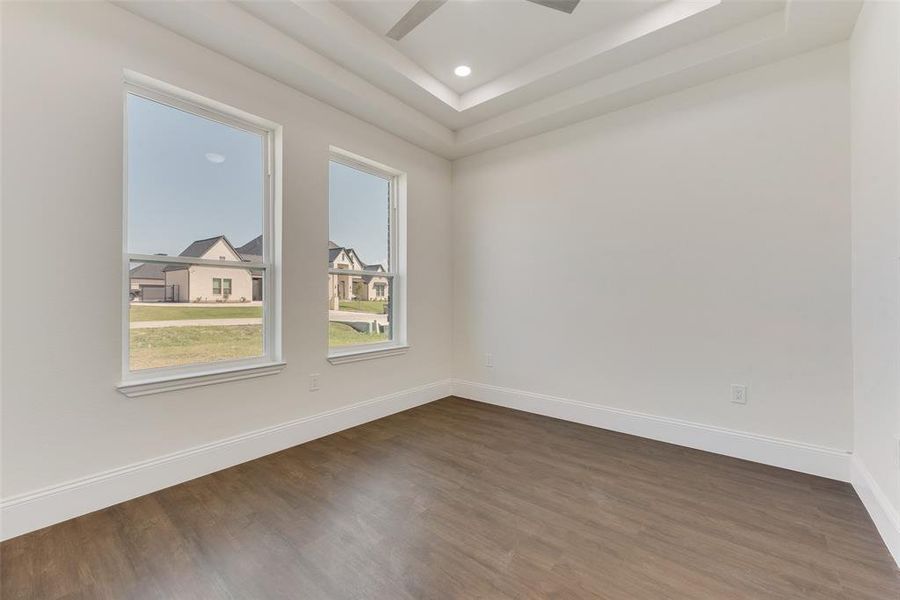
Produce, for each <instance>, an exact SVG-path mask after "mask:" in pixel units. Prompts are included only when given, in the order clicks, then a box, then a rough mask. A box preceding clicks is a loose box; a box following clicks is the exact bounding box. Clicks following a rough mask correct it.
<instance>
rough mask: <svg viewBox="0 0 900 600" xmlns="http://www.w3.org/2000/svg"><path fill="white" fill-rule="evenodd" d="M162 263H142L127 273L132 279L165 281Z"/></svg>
mask: <svg viewBox="0 0 900 600" xmlns="http://www.w3.org/2000/svg"><path fill="white" fill-rule="evenodd" d="M165 266H166V265H164V264H162V263H144V264H142V265H138V266H136V267H134V268H133V269H131V270H130V271H129V272H128V273H129V274H130V276H131V278H132V279H165V278H166V276H165V275H164V274H163V270H164V268H165Z"/></svg>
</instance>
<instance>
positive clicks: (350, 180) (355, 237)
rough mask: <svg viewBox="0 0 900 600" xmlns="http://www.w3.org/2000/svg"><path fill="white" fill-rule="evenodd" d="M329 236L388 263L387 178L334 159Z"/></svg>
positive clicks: (330, 176)
mask: <svg viewBox="0 0 900 600" xmlns="http://www.w3.org/2000/svg"><path fill="white" fill-rule="evenodd" d="M328 185H329V194H330V196H331V198H330V202H329V211H328V223H329V227H328V229H329V231H328V238H329V239H330V240H331V241H333V242H334V243H336V244H338V245H339V246H349V247H351V248H353V249H355V250H356V252H357V254H359V257H360V259H362V260H363V261H364V262H366V263H368V264H378V263H380V264H383V265H385V266H387V258H388V202H389V191H390V190H389V183H388V181H387V179H382V178H381V177H376V176H375V175H370V174H369V173H364V172H362V171H358V170H356V169H353V168H351V167H348V166H346V165H342V164H340V163H336V162H332V163H331V165H330V168H329V173H328Z"/></svg>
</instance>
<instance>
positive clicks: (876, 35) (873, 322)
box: [850, 2, 900, 562]
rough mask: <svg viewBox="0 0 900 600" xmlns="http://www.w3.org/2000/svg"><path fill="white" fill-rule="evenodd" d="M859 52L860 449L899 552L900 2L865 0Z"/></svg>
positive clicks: (854, 51) (855, 81)
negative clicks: (890, 522)
mask: <svg viewBox="0 0 900 600" xmlns="http://www.w3.org/2000/svg"><path fill="white" fill-rule="evenodd" d="M850 58H851V62H850V65H851V124H852V132H853V133H852V152H853V166H852V221H853V262H852V265H853V266H852V269H853V297H852V298H853V299H852V304H853V366H854V372H853V375H854V377H853V388H854V405H855V416H854V423H855V432H854V453H855V455H856V458H857V460H858V461H859V462H860V463H861V464H862V465H863V468H864V469H865V470H866V471H868V473H869V474H870V477H871V479H872V480H874V485H872V484H871V482H870V485H872V487H876V486H877V488H879V489H880V493H881V503H882V507H883V508H884V509H885V510H886V512H887V513H890V511H891V510H892V511H893V521H894V522H893V524H892V527H893V533H892V534H890V533H888V531H887V528H889V527H891V526H890V525H888V524H887V522H886V521H884V522H881V523H879V521H878V519H877V517H876V523H878V524H879V527H880V528H881V530H882V534H883V535H884V536H885V539H886V540H889V544H891V541H890V540H893V542H892V543H893V546H892V548H893V551H894V555H895V558H896V559H897V560H898V562H900V463H898V457H900V439H898V438H900V4H897V3H894V2H868V3H866V5H865V6H864V8H863V10H862V12H861V13H860V16H859V19H858V21H857V23H856V28H855V30H854V32H853V37H852V39H851V43H850ZM861 495H862V496H863V499H864V500H866V496H865V494H861ZM867 505H870V510H873V506H874V505H871V503H867ZM886 505H887V506H886ZM888 506H890V507H892V508H888Z"/></svg>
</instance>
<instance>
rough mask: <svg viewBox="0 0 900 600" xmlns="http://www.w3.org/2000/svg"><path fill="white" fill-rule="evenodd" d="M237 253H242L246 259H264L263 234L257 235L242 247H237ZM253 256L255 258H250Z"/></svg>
mask: <svg viewBox="0 0 900 600" xmlns="http://www.w3.org/2000/svg"><path fill="white" fill-rule="evenodd" d="M235 250H237V253H238V254H240V255H241V257H242V258H243V259H244V260H253V261H255V260H262V253H263V247H262V236H261V235H260V236H257V237H255V238H253V239H252V240H250V241H249V242H247V243H246V244H244V245H243V246H241V247H240V248H235ZM248 257H253V258H248Z"/></svg>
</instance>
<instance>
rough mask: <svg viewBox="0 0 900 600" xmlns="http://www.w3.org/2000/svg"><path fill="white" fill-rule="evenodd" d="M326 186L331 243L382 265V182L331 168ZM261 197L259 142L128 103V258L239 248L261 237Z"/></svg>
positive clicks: (150, 105) (180, 114)
mask: <svg viewBox="0 0 900 600" xmlns="http://www.w3.org/2000/svg"><path fill="white" fill-rule="evenodd" d="M289 168H290V165H285V169H289ZM329 185H330V194H331V202H330V210H329V223H330V225H329V237H330V239H331V240H333V241H334V242H336V243H338V244H340V245H343V246H352V247H354V248H356V250H357V252H358V253H359V255H360V258H362V260H364V261H366V262H367V263H378V262H383V261H385V260H386V259H387V247H388V243H387V219H388V183H387V181H386V180H384V179H381V178H379V177H375V176H373V175H369V174H368V173H363V172H360V171H357V170H355V169H352V168H350V167H346V166H344V165H340V164H337V163H331V166H330V169H329ZM262 194H263V138H262V137H261V136H259V135H257V134H254V133H250V132H247V131H243V130H240V129H237V128H234V127H230V126H227V125H224V124H221V123H217V122H215V121H211V120H208V119H204V118H203V117H199V116H197V115H193V114H190V113H187V112H184V111H181V110H178V109H175V108H172V107H169V106H165V105H162V104H159V103H156V102H153V101H152V100H147V99H145V98H141V97H139V96H134V95H129V96H128V249H129V252H133V253H138V254H156V253H165V254H169V255H177V254H179V253H180V252H181V251H182V250H184V249H185V248H186V247H187V246H188V245H189V244H190V243H191V242H193V241H194V240H198V239H203V238H208V237H212V236H215V235H220V234H224V235H225V236H226V237H227V238H228V239H229V241H231V243H232V244H234V245H235V246H240V245H243V244H245V243H247V242H248V241H250V240H252V239H253V238H255V237H256V236H258V235H259V234H260V233H261V231H262ZM298 201H303V199H302V198H293V199H292V198H285V199H284V202H285V204H286V205H289V204H291V203H292V202H298ZM289 234H290V232H285V235H289Z"/></svg>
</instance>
